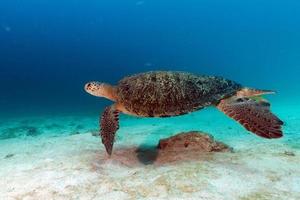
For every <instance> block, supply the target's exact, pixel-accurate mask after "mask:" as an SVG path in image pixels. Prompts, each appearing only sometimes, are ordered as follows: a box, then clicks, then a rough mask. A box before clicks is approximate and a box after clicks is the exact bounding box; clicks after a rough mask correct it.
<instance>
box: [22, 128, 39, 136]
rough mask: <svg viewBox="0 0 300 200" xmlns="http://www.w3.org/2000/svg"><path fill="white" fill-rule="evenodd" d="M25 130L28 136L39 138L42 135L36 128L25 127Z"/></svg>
mask: <svg viewBox="0 0 300 200" xmlns="http://www.w3.org/2000/svg"><path fill="white" fill-rule="evenodd" d="M25 129H27V133H26V135H27V136H33V137H34V136H38V135H40V133H39V131H38V129H37V128H35V127H30V126H29V127H25Z"/></svg>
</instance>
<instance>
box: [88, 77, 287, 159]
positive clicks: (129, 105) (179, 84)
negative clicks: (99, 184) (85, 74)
mask: <svg viewBox="0 0 300 200" xmlns="http://www.w3.org/2000/svg"><path fill="white" fill-rule="evenodd" d="M85 91H86V92H88V93H90V94H91V95H94V96H98V97H105V98H107V99H110V100H112V101H114V102H115V103H114V104H113V105H111V106H108V107H106V108H105V109H104V112H103V114H102V117H101V118H100V126H101V131H100V135H101V138H102V143H103V144H104V146H105V148H106V152H107V153H108V154H109V155H111V153H112V149H113V143H114V138H115V133H116V131H117V130H118V129H119V121H118V120H119V113H120V112H122V113H125V114H129V115H134V116H142V117H171V116H178V115H183V114H187V113H189V112H192V111H196V110H200V109H202V108H204V107H207V106H216V107H217V108H218V109H219V110H220V111H222V112H224V113H225V114H226V115H228V116H229V117H231V118H233V119H235V120H236V121H238V122H239V123H240V124H241V125H243V126H244V127H245V128H246V129H247V130H248V131H251V132H253V133H255V134H257V135H258V136H261V137H264V138H280V137H282V135H283V134H282V130H281V126H282V125H283V122H282V121H281V120H280V119H279V118H278V117H276V116H275V115H274V114H272V113H271V111H270V104H269V103H268V102H267V101H266V100H264V99H263V98H262V97H261V95H264V94H272V93H274V92H273V91H271V90H258V89H251V88H247V87H242V86H241V85H240V84H238V83H236V82H234V81H231V80H227V79H224V78H222V77H217V76H207V75H195V74H192V73H187V72H177V71H150V72H145V73H140V74H136V75H132V76H128V77H125V78H123V79H122V80H120V81H119V83H118V85H117V86H111V85H109V84H106V83H100V82H89V83H87V84H86V85H85Z"/></svg>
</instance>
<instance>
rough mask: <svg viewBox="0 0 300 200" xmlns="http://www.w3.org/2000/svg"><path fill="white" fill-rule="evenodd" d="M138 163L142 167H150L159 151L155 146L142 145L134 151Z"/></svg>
mask: <svg viewBox="0 0 300 200" xmlns="http://www.w3.org/2000/svg"><path fill="white" fill-rule="evenodd" d="M135 152H136V157H137V159H138V161H139V162H140V163H142V164H144V165H152V164H154V162H155V161H156V160H157V158H158V153H159V150H158V149H157V147H156V146H149V145H145V144H142V145H140V146H139V147H138V148H137V149H136V151H135Z"/></svg>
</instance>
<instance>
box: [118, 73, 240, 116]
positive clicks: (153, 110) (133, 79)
mask: <svg viewBox="0 0 300 200" xmlns="http://www.w3.org/2000/svg"><path fill="white" fill-rule="evenodd" d="M239 89H241V85H240V84H238V83H235V82H234V81H231V80H227V79H224V78H222V77H216V76H203V75H194V74H191V73H186V72H174V71H152V72H146V73H140V74H136V75H133V76H129V77H125V78H123V79H122V80H120V81H119V84H118V86H117V93H118V97H119V98H118V102H119V103H121V104H122V105H123V106H124V107H125V109H126V110H128V111H129V112H130V113H132V114H135V115H138V116H146V117H168V116H176V115H182V114H186V113H188V112H192V111H195V110H199V109H201V108H203V107H206V106H209V105H216V104H218V102H219V101H220V100H221V99H223V98H226V97H229V96H232V95H234V94H235V93H236V92H237V91H238V90H239Z"/></svg>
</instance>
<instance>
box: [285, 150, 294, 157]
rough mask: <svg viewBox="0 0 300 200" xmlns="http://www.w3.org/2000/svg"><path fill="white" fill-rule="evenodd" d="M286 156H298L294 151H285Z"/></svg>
mask: <svg viewBox="0 0 300 200" xmlns="http://www.w3.org/2000/svg"><path fill="white" fill-rule="evenodd" d="M284 154H285V155H287V156H296V155H295V153H294V152H292V151H285V152H284Z"/></svg>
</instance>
